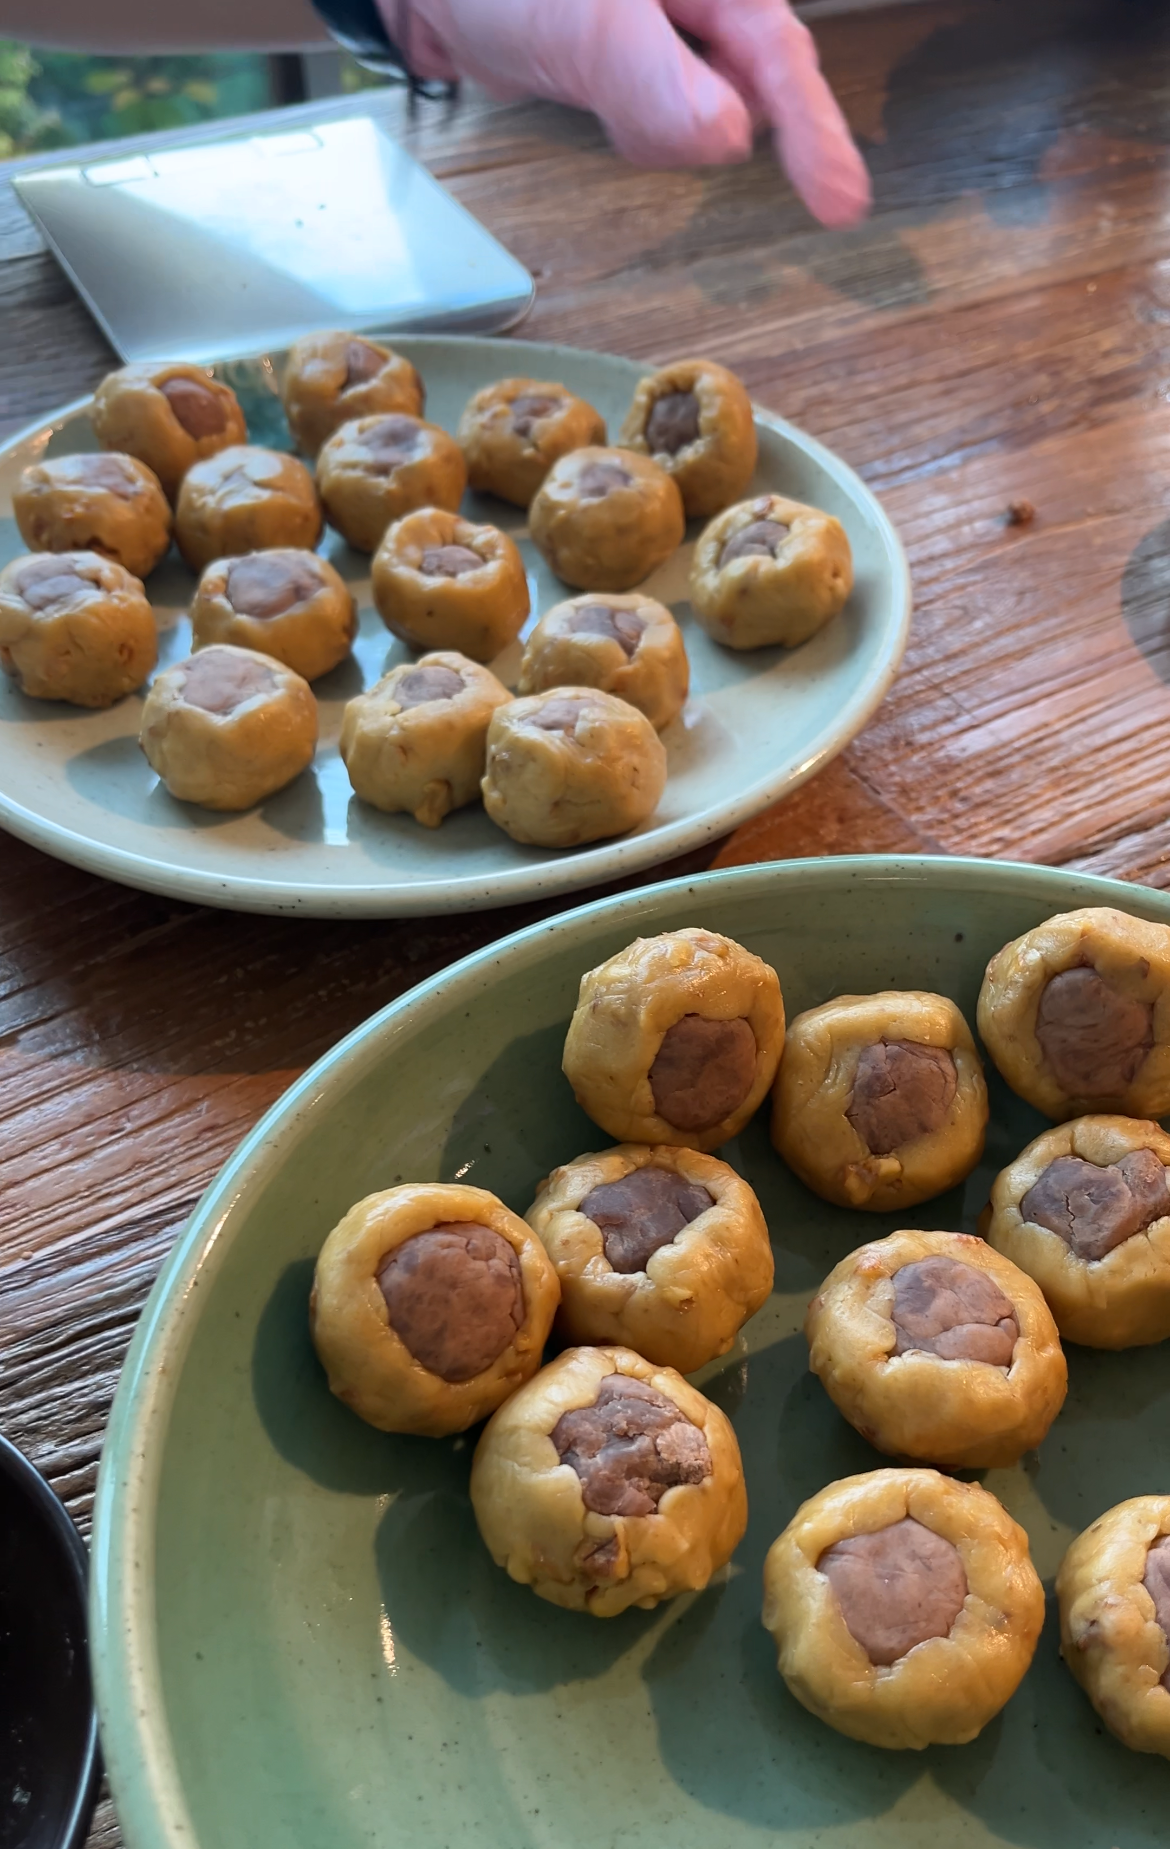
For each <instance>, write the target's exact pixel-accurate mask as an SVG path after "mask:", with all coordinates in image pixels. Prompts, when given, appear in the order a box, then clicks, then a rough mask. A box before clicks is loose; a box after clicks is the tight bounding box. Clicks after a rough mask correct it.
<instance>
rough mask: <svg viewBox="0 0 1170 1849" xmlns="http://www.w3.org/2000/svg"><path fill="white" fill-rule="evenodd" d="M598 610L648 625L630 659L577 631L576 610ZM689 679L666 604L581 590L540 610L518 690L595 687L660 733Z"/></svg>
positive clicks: (619, 648)
mask: <svg viewBox="0 0 1170 1849" xmlns="http://www.w3.org/2000/svg"><path fill="white" fill-rule="evenodd" d="M599 605H600V606H601V607H603V608H605V609H608V610H614V611H628V612H630V613H631V614H632V615H633V616H634V617H636V618H637V619H638V620H639V621H641V622H642V623H643V624H644V625H645V627H644V628H643V630H642V633H641V635H640V636H638V638H637V641H636V644H635V647H634V650H633V653H632V654H628V653H627V652H626V649H625V648H624V647H623V645H622V643H621V642H620V641H618V640H616V639H615V638H614V637H613V636H607V635H604V634H599V633H597V632H596V631H591V630H588V629H581V628H576V629H575V628H574V624H575V623H576V622H578V621H579V614H578V613H579V612H580V611H582V610H585V611H589V610H591V609H595V608H597V607H598V606H599ZM690 678H691V671H690V665H689V663H688V661H687V651H686V649H685V648H684V646H683V639H682V631H681V630H680V629H679V626H678V624H677V623H676V622H675V620H674V618H673V616H672V615H671V613H670V611H669V610H668V609H667V608H666V606H665V604H660V603H659V602H658V601H657V600H656V599H655V598H653V597H644V596H643V595H642V594H641V593H640V592H638V591H630V592H627V593H626V594H625V595H623V594H621V593H620V592H618V591H610V592H608V593H607V594H606V595H605V596H604V597H599V596H598V594H597V593H596V592H595V591H586V592H584V593H583V594H582V595H581V596H580V597H570V598H569V599H568V601H567V602H565V603H558V604H554V605H553V607H552V609H551V610H546V611H545V614H544V615H543V616H542V617H541V619H540V621H539V623H537V625H536V628H535V629H534V630H533V631H532V634H531V635H530V636H529V638H528V641H527V642H526V643H525V645H524V658H523V660H522V661H521V663H520V679H519V681H518V683H517V691H518V692H519V693H520V694H529V693H543V692H545V691H546V690H547V689H548V688H549V687H599V688H600V689H601V690H602V692H603V693H612V694H616V695H617V697H618V699H619V700H625V701H627V702H628V703H629V705H630V706H636V707H637V708H638V711H639V712H640V713H645V715H646V717H647V719H648V720H649V721H650V723H651V725H652V726H653V727H654V729H655V731H658V732H661V731H662V729H663V727H664V726H668V725H669V724H670V722H671V720H672V719H675V718H677V717H678V715H679V713H680V712H681V711H682V709H683V706H684V705H685V703H686V697H687V690H688V688H689V686H690Z"/></svg>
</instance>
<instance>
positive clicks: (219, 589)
mask: <svg viewBox="0 0 1170 1849" xmlns="http://www.w3.org/2000/svg"><path fill="white" fill-rule="evenodd" d="M357 626H358V619H357V607H356V605H355V604H354V600H353V593H352V592H351V591H350V589H349V586H348V585H347V584H346V582H345V580H344V578H343V577H342V576H341V574H340V572H337V571H335V570H334V568H333V566H332V565H330V563H329V562H328V560H327V559H322V558H318V556H317V554H316V553H315V552H309V551H306V550H305V549H304V548H302V547H295V546H275V547H272V548H271V549H270V550H269V551H267V552H249V553H246V554H245V555H244V557H243V558H239V559H216V561H215V563H214V564H213V565H209V566H208V567H207V569H206V571H205V572H204V573H203V576H202V577H201V578H200V580H199V588H198V590H197V591H196V593H195V598H194V602H193V603H192V605H191V634H192V637H193V639H194V643H195V647H196V648H207V647H208V646H209V644H211V643H213V642H230V643H232V644H233V645H234V646H235V647H237V648H250V649H256V650H258V651H259V652H260V654H262V655H272V656H274V657H275V659H276V660H277V661H283V662H284V664H285V666H286V667H287V668H292V669H293V671H294V673H297V674H300V675H303V676H304V678H305V680H307V681H315V680H317V679H318V678H319V677H320V676H321V675H322V674H328V673H329V671H330V669H332V668H335V667H336V666H337V664H338V662H339V661H344V660H345V657H346V656H347V655H348V654H349V651H350V649H351V648H352V646H353V639H354V637H355V636H356V634H357Z"/></svg>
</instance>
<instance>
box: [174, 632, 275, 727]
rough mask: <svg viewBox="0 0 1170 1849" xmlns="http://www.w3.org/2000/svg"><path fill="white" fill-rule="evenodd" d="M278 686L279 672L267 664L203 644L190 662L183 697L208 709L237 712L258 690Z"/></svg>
mask: <svg viewBox="0 0 1170 1849" xmlns="http://www.w3.org/2000/svg"><path fill="white" fill-rule="evenodd" d="M275 690H276V675H275V674H274V673H273V671H272V669H271V668H270V667H268V666H267V664H266V663H265V662H263V661H260V660H253V659H252V658H250V657H249V656H247V655H232V654H229V652H228V651H227V649H222V648H204V649H200V651H199V653H198V654H197V655H193V656H192V657H191V660H190V661H189V662H188V663H187V668H186V674H185V676H184V680H183V690H182V691H183V699H184V700H185V701H186V703H187V705H188V706H198V707H200V708H201V709H202V711H203V712H205V713H216V714H219V715H220V716H222V715H223V714H224V713H230V712H234V711H235V709H236V707H237V706H242V705H243V704H244V702H245V701H246V700H252V699H255V697H256V695H257V694H261V693H263V694H270V693H273V692H275Z"/></svg>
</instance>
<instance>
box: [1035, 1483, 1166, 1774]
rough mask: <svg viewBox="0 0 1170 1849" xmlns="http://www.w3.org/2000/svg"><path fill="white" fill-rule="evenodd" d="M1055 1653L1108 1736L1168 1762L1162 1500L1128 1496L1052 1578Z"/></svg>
mask: <svg viewBox="0 0 1170 1849" xmlns="http://www.w3.org/2000/svg"><path fill="white" fill-rule="evenodd" d="M1056 1596H1057V1599H1058V1601H1059V1604H1060V1654H1061V1656H1062V1657H1063V1658H1064V1660H1065V1662H1066V1663H1067V1664H1068V1667H1069V1669H1070V1670H1071V1671H1072V1673H1073V1675H1074V1676H1075V1677H1076V1679H1077V1681H1078V1682H1079V1683H1080V1685H1081V1687H1082V1688H1083V1689H1084V1691H1085V1693H1086V1695H1087V1696H1088V1697H1089V1700H1090V1701H1091V1702H1092V1704H1093V1706H1094V1708H1096V1710H1097V1713H1098V1714H1099V1715H1100V1716H1101V1719H1102V1720H1103V1721H1104V1723H1105V1725H1106V1727H1108V1729H1109V1731H1110V1733H1115V1734H1116V1735H1117V1738H1118V1739H1119V1740H1121V1741H1122V1742H1123V1743H1124V1744H1125V1745H1126V1746H1128V1747H1131V1748H1132V1749H1133V1751H1134V1752H1135V1753H1161V1754H1162V1756H1163V1758H1165V1759H1170V1496H1133V1497H1131V1498H1130V1500H1129V1501H1128V1502H1119V1503H1118V1504H1117V1507H1116V1508H1114V1509H1109V1510H1107V1511H1106V1513H1105V1514H1104V1515H1101V1516H1099V1517H1098V1518H1097V1520H1096V1521H1095V1522H1094V1523H1093V1524H1092V1526H1091V1527H1089V1528H1086V1529H1085V1532H1084V1533H1083V1534H1079V1535H1078V1536H1077V1538H1076V1540H1075V1541H1074V1542H1073V1544H1072V1546H1071V1547H1070V1548H1069V1550H1068V1552H1067V1554H1066V1555H1065V1556H1064V1559H1063V1560H1062V1561H1061V1563H1060V1571H1059V1572H1058V1573H1057V1575H1056Z"/></svg>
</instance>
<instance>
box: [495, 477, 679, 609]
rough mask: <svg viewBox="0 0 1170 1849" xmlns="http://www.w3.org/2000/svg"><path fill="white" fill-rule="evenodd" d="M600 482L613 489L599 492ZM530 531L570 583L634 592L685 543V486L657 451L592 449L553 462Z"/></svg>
mask: <svg viewBox="0 0 1170 1849" xmlns="http://www.w3.org/2000/svg"><path fill="white" fill-rule="evenodd" d="M598 471H600V472H601V474H600V476H599V475H598ZM593 479H597V480H598V484H599V485H601V482H602V481H604V480H608V481H610V482H612V486H610V487H608V488H606V489H605V490H604V491H603V492H601V493H598V494H594V493H593V492H592V490H591V487H590V483H591V481H592V480H593ZM528 530H529V532H530V534H531V535H532V543H533V545H534V546H535V547H536V549H537V551H538V552H540V553H541V554H542V556H543V557H544V558H545V560H546V561H547V562H548V564H549V565H550V566H551V567H552V569H553V571H555V572H556V574H557V577H558V578H563V579H564V581H565V583H566V584H572V585H576V586H577V587H578V588H579V589H581V590H583V591H629V590H632V589H633V587H634V585H635V584H640V583H641V582H642V579H643V578H648V577H649V575H650V573H651V572H652V571H654V570H655V569H656V568H657V567H658V566H659V565H661V564H663V563H664V562H665V561H666V560H667V559H668V558H669V557H670V555H671V553H672V552H673V551H674V550H675V548H676V547H677V546H680V545H681V544H682V542H683V538H684V536H685V534H686V515H685V514H684V512H683V504H682V496H681V495H680V493H679V491H678V487H677V484H676V483H675V482H674V481H672V479H671V477H670V476H669V475H667V473H666V472H665V470H664V469H660V468H659V467H658V464H657V463H655V462H651V460H650V458H649V456H639V455H636V454H635V453H634V451H633V450H629V449H603V448H595V447H590V448H586V449H575V450H573V451H572V452H571V453H570V454H569V455H567V456H562V457H561V459H560V461H559V462H556V463H554V464H553V466H552V468H551V469H550V470H549V472H548V474H547V475H546V476H545V478H544V481H543V483H542V484H541V486H540V488H539V490H538V492H537V494H536V496H535V497H534V499H533V502H532V506H531V507H530V508H529V510H528Z"/></svg>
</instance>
